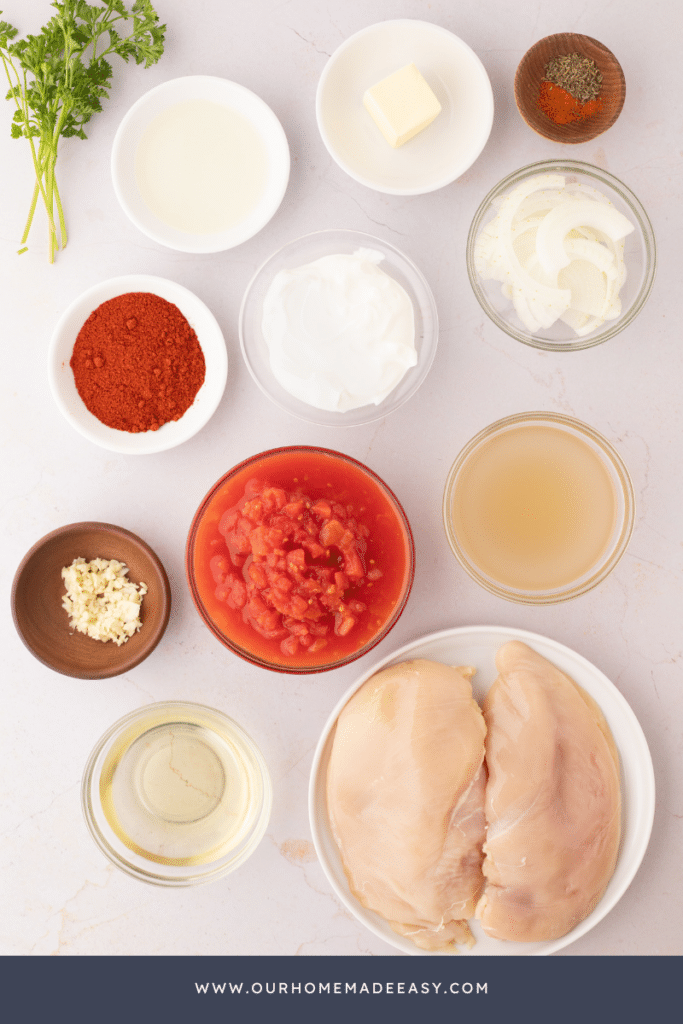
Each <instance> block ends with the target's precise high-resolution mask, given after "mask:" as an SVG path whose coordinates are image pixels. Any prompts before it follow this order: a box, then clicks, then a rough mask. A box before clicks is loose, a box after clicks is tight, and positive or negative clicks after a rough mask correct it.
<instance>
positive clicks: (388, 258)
mask: <svg viewBox="0 0 683 1024" xmlns="http://www.w3.org/2000/svg"><path fill="white" fill-rule="evenodd" d="M357 249H375V250H377V251H379V252H381V253H382V255H383V257H384V259H383V260H382V262H381V263H379V264H378V265H379V268H380V270H383V271H384V272H385V273H387V274H389V276H390V277H393V278H395V280H396V281H398V283H399V284H400V285H401V286H402V287H403V288H404V289H405V291H406V292H407V294H408V296H409V297H410V300H411V302H412V304H413V310H414V313H415V347H416V349H417V363H416V365H415V366H412V367H411V368H410V369H409V370H407V371H406V373H405V375H404V376H403V378H402V379H401V380H400V381H399V383H398V384H397V385H396V387H395V388H394V390H393V391H392V392H391V393H390V394H389V395H387V397H386V398H385V399H384V401H383V402H380V404H379V405H363V406H360V407H359V408H357V409H349V410H348V411H347V412H330V411H327V410H325V409H316V408H315V407H314V406H312V405H308V404H307V403H306V402H302V401H301V400H300V399H299V398H295V397H294V395H290V393H289V392H288V391H285V389H284V388H283V387H282V386H281V385H280V384H279V382H278V381H277V380H276V379H275V377H274V376H273V372H272V370H271V368H270V356H269V352H268V346H267V345H266V342H265V340H264V337H263V332H262V330H261V322H262V318H263V300H264V299H265V296H266V293H267V291H268V289H269V287H270V284H271V282H272V280H273V278H274V277H275V275H276V274H277V273H278V272H279V271H280V270H285V269H291V268H293V267H300V266H303V265H304V264H306V263H311V262H312V261H313V260H317V259H320V258H321V257H323V256H330V255H333V254H338V253H342V254H347V255H351V254H352V253H354V252H356V250H357ZM239 330H240V345H241V347H242V355H243V356H244V360H245V362H246V364H247V367H248V368H249V372H250V373H251V375H252V377H253V378H254V380H255V381H256V383H257V384H258V386H259V387H260V389H261V391H263V393H264V394H265V395H267V396H268V398H270V399H271V401H273V402H275V404H276V405H278V406H279V407H280V408H281V409H284V410H285V411H286V412H289V413H291V414H292V415H293V416H298V417H299V419H302V420H308V421H309V422H310V423H318V424H321V425H323V426H330V427H349V426H357V425H359V424H363V423H373V422H374V421H375V420H379V419H382V418H383V417H384V416H387V415H388V414H389V413H391V412H394V410H396V409H398V408H399V407H400V406H402V405H403V403H404V402H407V401H408V399H409V398H410V397H411V396H412V395H414V394H415V392H416V391H417V389H418V388H419V387H420V385H421V384H422V381H423V380H424V379H425V377H426V376H427V373H428V372H429V368H430V366H431V365H432V362H433V360H434V355H435V353H436V345H437V341H438V338H439V318H438V313H437V309H436V303H435V301H434V296H433V295H432V291H431V289H430V287H429V285H428V284H427V282H426V280H425V278H424V277H423V276H422V273H421V272H420V271H419V270H418V269H417V267H416V266H415V264H414V263H412V262H411V261H410V260H409V259H408V257H407V256H405V255H404V254H403V253H402V252H400V251H399V250H398V249H395V248H394V246H393V245H390V244H389V243H388V242H383V241H382V240H381V239H379V238H374V237H373V236H372V235H366V234H364V233H363V232H362V231H347V230H344V229H330V230H327V231H316V232H314V233H313V234H310V235H304V236H303V237H302V238H297V239H295V240H294V241H293V242H289V243H288V245H285V246H284V247H283V248H282V249H279V250H278V251H277V252H276V253H274V254H273V255H272V256H271V257H269V259H267V260H266V262H265V263H263V264H262V265H261V266H260V267H259V269H258V270H257V271H256V273H255V274H254V276H253V278H252V279H251V281H250V282H249V285H248V287H247V290H246V292H245V294H244V298H243V300H242V308H241V310H240V323H239Z"/></svg>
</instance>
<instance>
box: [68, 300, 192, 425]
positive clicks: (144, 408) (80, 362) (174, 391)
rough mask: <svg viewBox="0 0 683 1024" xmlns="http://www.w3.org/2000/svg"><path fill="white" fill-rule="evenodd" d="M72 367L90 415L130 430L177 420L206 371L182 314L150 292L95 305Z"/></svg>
mask: <svg viewBox="0 0 683 1024" xmlns="http://www.w3.org/2000/svg"><path fill="white" fill-rule="evenodd" d="M69 365H70V366H71V369H72V370H73V374H74V380H75V383H76V389H77V390H78V394H79V395H80V396H81V399H82V400H83V402H84V404H85V405H86V407H87V408H88V409H89V410H90V412H91V413H92V414H93V416H96V417H97V418H98V420H100V422H101V423H104V424H105V426H107V427H113V428H114V429H116V430H127V431H129V432H130V433H133V434H137V433H140V432H141V431H145V430H158V429H159V427H161V426H162V425H163V424H164V423H168V422H169V421H170V420H179V419H180V417H181V416H182V415H183V413H185V412H187V410H188V409H189V407H190V406H191V405H192V403H193V402H194V399H195V396H196V394H197V392H198V391H199V389H200V387H201V386H202V384H203V383H204V376H205V373H206V365H205V362H204V353H203V352H202V350H201V347H200V344H199V341H198V340H197V335H196V334H195V332H194V331H193V330H192V328H191V327H190V325H189V323H188V322H187V320H186V319H185V317H184V316H183V314H182V313H181V312H180V310H179V309H178V307H177V306H174V305H173V303H171V302H167V301H166V299H162V298H160V296H158V295H152V294H151V293H149V292H128V293H127V294H125V295H117V296H116V298H114V299H109V300H108V301H107V302H103V303H102V305H100V306H98V307H97V309H96V310H94V311H93V312H92V313H91V314H90V316H89V317H88V319H87V320H86V322H85V323H84V324H83V327H82V328H81V330H80V331H79V333H78V337H77V338H76V343H75V345H74V350H73V354H72V356H71V360H70V363H69Z"/></svg>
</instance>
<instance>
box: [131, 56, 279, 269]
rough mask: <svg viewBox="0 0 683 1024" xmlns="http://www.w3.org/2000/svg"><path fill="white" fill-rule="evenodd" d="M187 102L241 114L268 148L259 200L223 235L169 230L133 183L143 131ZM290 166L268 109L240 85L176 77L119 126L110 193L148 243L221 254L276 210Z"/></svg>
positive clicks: (205, 77) (147, 97)
mask: <svg viewBox="0 0 683 1024" xmlns="http://www.w3.org/2000/svg"><path fill="white" fill-rule="evenodd" d="M186 100H209V101H211V102H212V103H218V104H220V105H222V106H225V107H227V108H228V109H229V110H232V111H234V112H235V113H237V114H240V115H241V116H242V117H243V118H245V119H246V120H247V121H249V123H250V124H251V126H252V127H253V128H254V129H255V130H256V132H257V133H258V135H259V136H260V138H261V140H262V142H263V144H264V146H265V148H266V152H267V159H268V180H267V182H266V186H265V188H264V191H263V194H262V196H261V199H260V200H259V202H258V203H257V205H256V207H255V208H254V209H253V210H252V211H251V212H250V213H249V214H248V216H246V217H245V218H244V219H243V220H241V221H240V222H239V223H237V224H235V225H234V226H232V227H230V228H227V229H226V230H224V231H217V232H214V233H210V234H192V233H190V232H187V231H181V230H179V229H178V228H174V227H171V226H170V225H169V224H166V223H165V222H164V221H163V220H161V219H160V218H159V217H157V216H156V214H154V213H153V212H152V210H150V208H149V207H148V206H147V204H146V203H145V201H144V200H143V198H142V196H141V195H140V191H139V189H138V185H137V182H136V179H135V154H136V153H137V149H138V146H139V145H140V141H141V139H142V137H143V135H144V133H145V131H146V129H147V127H148V126H149V124H150V123H151V122H152V121H153V120H154V119H155V118H156V117H158V116H159V115H160V114H161V113H163V111H165V110H167V109H168V108H169V107H172V106H175V105H176V104H178V103H183V102H185V101H186ZM289 167H290V159H289V146H288V145H287V137H286V136H285V133H284V130H283V128H282V125H281V124H280V122H279V121H278V119H277V117H276V116H275V114H274V113H273V111H272V110H271V109H270V107H269V106H268V105H267V104H266V103H264V101H263V100H262V99H261V98H260V97H259V96H257V95H256V94H255V93H253V92H251V91H250V90H249V89H246V88H245V87H244V86H243V85H239V84H238V83H237V82H230V81H228V80H227V79H225V78H215V77H212V76H210V75H191V76H189V77H187V78H174V79H172V80H171V81H170V82H163V83H162V84H161V85H157V86H156V87H155V88H154V89H150V91H149V92H147V93H145V95H144V96H141V97H140V99H139V100H138V101H137V102H136V103H134V104H133V106H132V107H131V108H130V110H129V111H128V113H127V114H126V115H125V117H124V118H123V120H122V122H121V124H120V125H119V128H118V131H117V132H116V136H115V138H114V145H113V147H112V154H111V173H112V180H113V184H114V191H115V192H116V197H117V199H118V201H119V203H120V204H121V206H122V207H123V209H124V211H125V213H126V214H127V215H128V217H129V218H130V220H131V221H132V222H133V224H135V226H136V227H137V228H139V229H140V231H142V232H144V234H146V235H147V236H148V237H149V238H153V239H154V241H155V242H160V243H161V244H162V245H167V246H169V248H171V249H179V250H180V251H181V252H222V251H223V250H225V249H232V248H233V247H234V246H236V245H240V244H241V243H242V242H246V241H247V240H248V239H249V238H253V236H254V235H255V234H256V233H257V232H258V231H260V230H261V228H263V227H265V225H266V224H267V223H268V221H269V220H270V219H271V217H272V216H273V215H274V214H275V212H276V210H277V209H278V207H279V206H280V203H281V202H282V199H283V196H284V194H285V191H286V189H287V183H288V181H289Z"/></svg>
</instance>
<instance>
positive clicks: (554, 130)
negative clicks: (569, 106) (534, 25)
mask: <svg viewBox="0 0 683 1024" xmlns="http://www.w3.org/2000/svg"><path fill="white" fill-rule="evenodd" d="M556 44H557V46H558V47H559V48H561V49H560V51H559V52H562V51H566V52H572V50H577V51H581V49H582V46H583V47H586V48H587V49H594V50H598V51H600V53H601V55H603V57H604V60H605V64H606V65H608V66H609V68H610V71H611V72H612V73H613V74H614V75H615V76H616V79H617V82H616V86H614V85H613V87H612V89H610V93H611V94H612V95H613V96H615V97H616V103H615V104H614V106H613V109H612V110H611V111H610V112H607V113H605V114H603V116H602V117H600V116H599V115H594V116H593V117H592V118H591V119H588V120H586V121H573V122H571V123H570V124H566V125H560V124H555V123H554V122H553V121H551V119H550V118H549V117H545V118H543V119H542V120H541V119H540V118H539V117H536V116H535V115H536V108H535V106H532V104H531V101H530V98H529V95H528V91H527V92H526V93H524V92H523V90H522V84H521V80H522V77H523V75H524V74H525V73H527V69H528V66H529V64H530V63H531V62H532V61H533V60H534V59H535V57H536V55H537V53H538V51H539V50H543V49H547V48H552V47H553V46H554V45H556ZM591 56H593V54H591ZM603 73H604V68H603ZM541 81H543V79H542V78H539V80H538V84H539V86H540V83H541ZM514 96H515V103H516V105H517V109H518V111H519V113H520V116H521V117H522V119H523V121H524V122H525V123H526V124H527V125H528V126H529V128H531V129H532V131H535V132H536V134H537V135H540V136H542V137H543V138H545V139H550V141H551V142H559V143H564V144H576V143H581V142H590V141H591V139H595V138H597V137H598V136H599V135H602V134H603V132H606V131H607V130H608V129H609V128H611V127H612V125H613V124H614V123H615V121H616V120H617V118H618V117H619V115H620V114H621V111H622V109H623V106H624V101H625V99H626V78H625V76H624V71H623V68H622V66H621V64H620V63H619V61H618V60H617V58H616V57H615V56H614V54H613V53H612V51H611V50H610V49H609V47H607V46H605V44H604V43H601V42H600V40H599V39H595V38H594V36H588V35H584V34H581V33H579V32H556V33H554V34H553V35H549V36H544V37H543V38H542V39H539V40H537V41H536V42H535V43H534V44H533V46H530V47H529V49H528V50H527V51H526V53H525V54H524V56H523V57H522V59H521V60H520V62H519V64H518V65H517V70H516V71H515V78H514Z"/></svg>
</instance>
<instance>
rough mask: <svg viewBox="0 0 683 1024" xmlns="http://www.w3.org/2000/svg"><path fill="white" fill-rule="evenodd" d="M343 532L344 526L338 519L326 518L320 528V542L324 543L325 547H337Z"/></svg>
mask: <svg viewBox="0 0 683 1024" xmlns="http://www.w3.org/2000/svg"><path fill="white" fill-rule="evenodd" d="M345 532H346V531H345V529H344V526H343V524H342V523H341V522H340V521H339V519H328V520H326V521H325V522H324V523H323V525H322V527H321V529H320V543H321V544H324V546H325V547H326V548H331V547H339V542H340V541H341V539H342V537H343V536H344V534H345ZM352 539H353V538H352Z"/></svg>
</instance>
